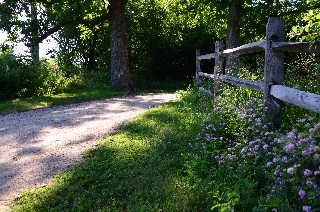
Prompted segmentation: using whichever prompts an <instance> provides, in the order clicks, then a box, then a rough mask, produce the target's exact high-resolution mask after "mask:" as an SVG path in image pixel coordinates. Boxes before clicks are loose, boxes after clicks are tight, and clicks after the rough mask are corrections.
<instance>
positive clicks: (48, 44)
mask: <svg viewBox="0 0 320 212" xmlns="http://www.w3.org/2000/svg"><path fill="white" fill-rule="evenodd" d="M6 38H7V33H5V32H2V31H0V43H2V42H4V41H5V39H6ZM53 48H57V43H56V42H55V41H54V40H53V39H50V38H47V39H46V40H44V41H43V42H42V43H41V44H40V58H42V57H47V58H48V57H49V56H48V55H46V51H47V50H48V49H53ZM27 50H28V48H27V47H26V46H25V45H24V44H23V43H21V42H20V43H18V44H17V45H16V46H15V48H14V53H15V54H26V51H27Z"/></svg>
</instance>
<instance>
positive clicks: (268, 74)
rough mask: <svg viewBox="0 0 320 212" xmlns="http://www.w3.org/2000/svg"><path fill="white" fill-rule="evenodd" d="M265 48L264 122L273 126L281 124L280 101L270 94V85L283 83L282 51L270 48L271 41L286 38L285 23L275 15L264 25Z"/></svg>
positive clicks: (280, 40)
mask: <svg viewBox="0 0 320 212" xmlns="http://www.w3.org/2000/svg"><path fill="white" fill-rule="evenodd" d="M266 35H267V36H266V38H267V43H266V48H265V67H264V83H265V84H264V89H265V90H264V106H265V114H264V115H265V120H264V121H265V123H272V124H273V126H274V127H280V126H281V121H282V120H281V115H282V101H281V100H279V99H276V98H275V97H273V96H272V95H271V94H270V88H271V85H283V80H284V73H283V69H284V52H283V51H277V50H274V49H272V48H271V44H272V42H284V41H285V39H286V32H285V23H284V21H283V19H281V18H277V17H271V18H269V21H268V24H267V27H266Z"/></svg>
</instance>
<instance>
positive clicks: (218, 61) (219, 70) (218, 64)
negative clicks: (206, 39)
mask: <svg viewBox="0 0 320 212" xmlns="http://www.w3.org/2000/svg"><path fill="white" fill-rule="evenodd" d="M223 50H224V44H223V41H217V42H216V46H215V52H216V58H215V63H214V73H213V74H214V98H217V96H218V94H219V89H220V86H221V79H220V74H223V72H224V70H223V69H224V68H223V65H224V64H223V63H224V58H223V57H222V55H221V52H222V51H223Z"/></svg>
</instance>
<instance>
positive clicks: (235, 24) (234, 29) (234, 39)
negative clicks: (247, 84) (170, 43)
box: [226, 1, 243, 72]
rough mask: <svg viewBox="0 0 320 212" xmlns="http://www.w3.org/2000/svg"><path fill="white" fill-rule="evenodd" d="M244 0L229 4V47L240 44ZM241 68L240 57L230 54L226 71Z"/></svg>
mask: <svg viewBox="0 0 320 212" xmlns="http://www.w3.org/2000/svg"><path fill="white" fill-rule="evenodd" d="M242 4H243V3H242V1H240V2H236V3H232V4H231V5H230V6H229V20H228V27H227V41H226V44H227V45H226V46H227V49H232V48H236V47H239V46H240V20H241V13H242ZM238 68H239V57H238V56H228V57H227V58H226V71H227V72H231V71H232V70H237V69H238Z"/></svg>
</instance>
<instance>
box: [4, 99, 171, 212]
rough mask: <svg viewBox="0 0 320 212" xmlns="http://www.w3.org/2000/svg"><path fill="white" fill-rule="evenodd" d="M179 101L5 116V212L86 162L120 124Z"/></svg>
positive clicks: (116, 102) (109, 102) (87, 105)
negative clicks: (23, 195)
mask: <svg viewBox="0 0 320 212" xmlns="http://www.w3.org/2000/svg"><path fill="white" fill-rule="evenodd" d="M176 98H177V96H176V94H174V93H156V94H152V93H144V94H135V95H127V96H122V97H116V98H111V99H104V100H98V101H90V102H83V103H77V104H69V105H63V106H56V107H50V108H43V109H37V110H31V111H27V112H20V113H10V114H6V115H0V211H4V210H6V209H8V207H7V206H8V204H10V202H11V200H12V199H14V198H15V197H18V196H19V195H21V192H23V191H24V190H25V189H32V188H35V187H38V186H43V185H46V184H48V183H50V179H51V176H52V175H53V174H56V173H59V172H63V171H66V170H68V169H70V167H72V166H73V165H75V164H77V163H79V162H81V161H83V160H84V159H83V156H82V152H83V151H84V150H86V149H90V148H94V147H95V146H96V141H97V139H99V138H103V137H104V136H106V135H107V134H109V133H111V132H114V131H115V130H116V129H117V127H118V126H119V125H120V124H122V123H124V122H128V121H131V120H133V119H134V117H136V116H138V115H139V114H141V113H143V112H144V111H145V110H147V109H149V108H151V107H155V106H157V105H159V104H161V103H165V102H168V101H171V100H174V99H176Z"/></svg>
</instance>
